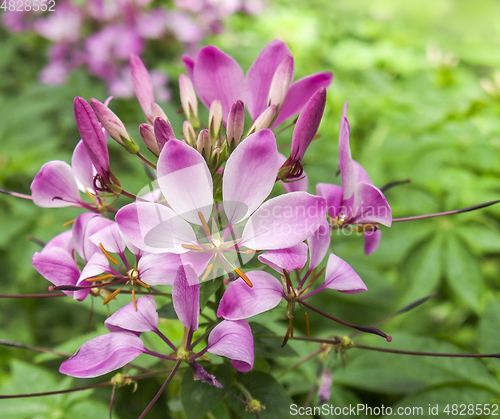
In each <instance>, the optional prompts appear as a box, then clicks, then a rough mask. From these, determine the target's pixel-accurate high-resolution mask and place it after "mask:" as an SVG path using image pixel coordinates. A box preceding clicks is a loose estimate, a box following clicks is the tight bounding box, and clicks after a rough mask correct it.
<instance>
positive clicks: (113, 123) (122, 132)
mask: <svg viewBox="0 0 500 419" xmlns="http://www.w3.org/2000/svg"><path fill="white" fill-rule="evenodd" d="M90 103H91V105H92V108H94V112H95V114H96V115H97V118H98V119H99V121H100V122H101V124H102V126H103V127H104V128H105V129H106V131H107V132H108V134H109V135H110V137H111V138H113V139H114V140H115V141H116V142H117V143H118V144H120V145H122V146H123V147H125V149H126V150H127V151H128V152H129V153H131V154H137V153H138V152H139V146H138V145H137V144H136V142H135V141H134V140H133V139H132V137H130V134H129V133H128V131H127V129H126V128H125V125H123V122H122V121H121V120H120V118H118V117H117V116H116V115H115V113H114V112H113V111H112V110H111V109H109V108H108V107H107V106H106V105H104V104H103V103H101V102H99V101H98V100H97V99H90Z"/></svg>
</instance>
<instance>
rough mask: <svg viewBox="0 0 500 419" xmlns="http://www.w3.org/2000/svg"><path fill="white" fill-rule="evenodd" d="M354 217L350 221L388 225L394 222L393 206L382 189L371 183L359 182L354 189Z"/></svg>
mask: <svg viewBox="0 0 500 419" xmlns="http://www.w3.org/2000/svg"><path fill="white" fill-rule="evenodd" d="M352 213H353V215H352V219H351V220H349V222H350V223H353V224H354V223H357V224H371V223H380V224H383V225H385V226H387V227H390V226H391V224H392V211H391V207H390V205H389V204H388V202H387V200H386V199H385V196H384V194H383V193H382V191H381V190H380V189H379V188H377V187H376V186H373V185H370V184H369V183H358V184H356V188H355V190H354V202H353V211H352Z"/></svg>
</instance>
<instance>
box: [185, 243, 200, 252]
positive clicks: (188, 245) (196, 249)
mask: <svg viewBox="0 0 500 419" xmlns="http://www.w3.org/2000/svg"><path fill="white" fill-rule="evenodd" d="M181 247H183V248H184V249H189V250H195V251H197V252H201V251H202V250H203V247H201V246H195V245H194V244H181Z"/></svg>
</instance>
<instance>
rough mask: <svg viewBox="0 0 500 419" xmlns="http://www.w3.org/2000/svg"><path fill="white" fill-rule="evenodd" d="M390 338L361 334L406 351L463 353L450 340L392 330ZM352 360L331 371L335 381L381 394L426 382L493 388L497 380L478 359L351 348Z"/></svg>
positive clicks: (373, 343) (496, 387) (499, 388)
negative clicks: (386, 340)
mask: <svg viewBox="0 0 500 419" xmlns="http://www.w3.org/2000/svg"><path fill="white" fill-rule="evenodd" d="M392 338H393V340H392V342H391V343H388V342H385V341H384V340H382V339H380V338H378V339H376V338H371V337H365V339H366V341H367V342H369V343H370V345H371V346H376V347H382V348H388V349H401V350H406V351H422V352H438V353H464V351H463V350H462V349H460V348H458V347H457V346H455V345H452V344H451V343H448V342H445V341H440V340H437V339H434V338H424V337H416V336H410V335H405V334H399V333H394V334H392ZM349 356H350V357H352V360H351V361H349V362H348V364H347V367H346V368H345V369H342V370H339V371H337V372H336V373H334V381H335V383H336V384H337V385H338V384H341V385H344V386H350V387H356V388H359V389H362V390H368V391H373V392H376V393H384V394H405V393H408V392H413V391H420V390H423V389H425V388H427V387H429V386H438V385H444V384H461V385H465V384H469V385H472V386H477V387H481V388H485V389H488V390H491V391H494V392H499V391H500V384H499V382H498V380H497V379H496V378H495V377H494V376H493V375H492V374H491V373H490V372H489V370H488V369H487V367H486V365H485V363H484V362H483V361H481V360H479V359H463V358H445V357H432V356H412V355H400V354H392V353H384V352H374V351H370V350H364V349H356V348H353V349H351V350H350V351H349Z"/></svg>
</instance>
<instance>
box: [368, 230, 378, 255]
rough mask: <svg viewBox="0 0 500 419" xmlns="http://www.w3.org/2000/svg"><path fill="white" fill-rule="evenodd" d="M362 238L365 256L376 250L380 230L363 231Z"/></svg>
mask: <svg viewBox="0 0 500 419" xmlns="http://www.w3.org/2000/svg"><path fill="white" fill-rule="evenodd" d="M363 236H364V238H365V255H369V254H370V253H373V252H374V251H375V250H377V247H378V245H379V243H380V239H381V238H382V232H381V231H380V230H375V231H365V232H364V233H363Z"/></svg>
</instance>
